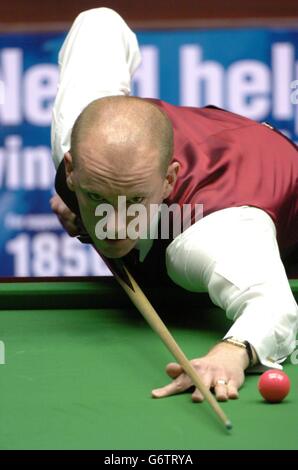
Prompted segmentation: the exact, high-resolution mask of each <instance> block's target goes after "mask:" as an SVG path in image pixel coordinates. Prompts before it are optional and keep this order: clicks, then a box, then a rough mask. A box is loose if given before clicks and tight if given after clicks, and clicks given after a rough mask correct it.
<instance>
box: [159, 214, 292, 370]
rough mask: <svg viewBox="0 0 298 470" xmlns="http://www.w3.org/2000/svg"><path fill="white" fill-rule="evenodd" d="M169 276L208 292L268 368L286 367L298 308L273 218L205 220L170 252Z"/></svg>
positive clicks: (236, 216)
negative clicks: (280, 251) (281, 253)
mask: <svg viewBox="0 0 298 470" xmlns="http://www.w3.org/2000/svg"><path fill="white" fill-rule="evenodd" d="M167 269H168V274H169V276H170V277H171V278H172V280H173V281H174V282H176V283H177V284H179V285H181V286H182V287H184V288H185V289H187V290H190V291H193V292H198V291H200V290H201V289H202V287H203V288H205V289H207V290H208V292H209V295H210V298H211V300H212V301H213V302H214V304H215V305H217V306H219V307H220V308H222V309H223V310H224V311H225V312H226V315H227V317H228V318H229V319H231V320H232V321H233V325H232V326H231V328H230V330H229V331H228V332H227V334H226V335H225V336H224V337H229V336H235V337H236V338H238V339H239V340H246V341H249V343H250V344H251V345H252V346H253V347H254V348H255V350H256V353H257V355H258V358H259V361H260V363H261V364H262V365H263V366H265V367H275V368H281V366H280V362H282V361H283V360H284V359H285V358H286V357H287V356H288V355H289V354H291V352H292V351H293V350H294V349H295V346H296V335H297V328H298V308H297V304H296V301H295V299H294V296H293V294H292V291H291V288H290V285H289V282H288V279H287V276H286V272H285V269H284V266H283V264H282V261H281V259H280V254H279V249H278V244H277V241H276V230H275V226H274V223H273V221H272V219H271V218H270V217H269V215H268V214H266V213H265V212H264V211H262V210H260V209H257V208H254V207H248V206H243V207H238V208H237V207H235V208H229V209H224V210H221V211H218V212H215V213H213V214H211V215H208V216H207V217H204V218H203V219H201V220H200V221H198V222H197V223H196V224H194V225H193V226H192V227H190V228H189V229H188V230H186V231H185V232H183V233H182V234H181V235H180V236H178V237H177V238H176V239H175V240H174V241H173V242H172V243H171V244H170V246H169V247H168V250H167Z"/></svg>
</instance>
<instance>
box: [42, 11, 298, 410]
mask: <svg viewBox="0 0 298 470" xmlns="http://www.w3.org/2000/svg"><path fill="white" fill-rule="evenodd" d="M139 63H140V52H139V48H138V44H137V40H136V37H135V35H134V34H133V32H132V31H131V30H130V29H129V28H128V26H127V25H126V24H125V22H124V21H123V20H122V18H121V17H120V16H119V15H118V14H117V13H115V12H114V11H112V10H110V9H106V8H98V9H93V10H89V11H86V12H83V13H81V14H80V15H79V16H78V18H77V19H76V20H75V22H74V24H73V26H72V28H71V30H70V32H69V34H68V36H67V38H66V40H65V42H64V44H63V46H62V49H61V51H60V54H59V65H60V81H59V88H58V93H57V97H56V101H55V105H54V110H53V125H52V149H53V158H54V162H55V165H56V168H57V177H56V188H57V191H58V193H59V195H56V196H54V197H53V198H52V200H51V205H52V209H53V210H54V212H55V213H56V214H57V215H58V217H59V219H60V220H61V222H62V224H63V226H64V227H65V228H66V230H67V231H68V233H69V234H70V235H72V236H77V235H80V236H81V237H83V238H84V239H85V241H89V242H91V243H93V244H94V245H95V246H96V248H97V249H98V250H99V252H101V253H102V254H103V255H104V256H106V257H108V258H122V259H124V260H125V263H126V264H127V265H128V266H129V267H130V268H131V269H132V270H133V272H134V274H135V275H136V277H137V279H138V281H139V282H140V283H141V285H142V283H145V282H149V283H150V282H152V281H153V280H154V281H156V282H158V283H162V282H167V283H170V284H172V285H174V283H175V284H177V285H179V286H180V287H182V288H183V289H186V290H190V291H192V292H198V291H199V290H200V289H201V287H202V285H203V286H204V287H205V288H206V289H207V290H208V292H209V295H210V297H211V299H212V301H213V302H214V303H215V304H216V305H218V306H219V307H221V308H222V309H223V310H225V312H226V315H227V317H228V318H229V319H231V320H232V321H233V324H232V326H231V328H230V330H229V331H228V332H227V333H226V334H225V336H224V338H222V339H220V338H219V340H218V343H217V344H216V345H214V347H213V348H212V349H211V350H210V351H209V352H207V353H206V355H205V356H204V357H200V358H195V359H193V361H192V362H193V365H194V366H195V368H196V369H197V370H198V371H199V372H200V374H201V376H202V378H203V380H204V381H205V383H206V385H207V386H208V387H209V388H210V389H212V390H214V392H215V395H216V397H217V399H218V400H228V399H233V398H237V397H238V394H239V389H240V388H241V386H242V384H243V382H244V377H245V371H246V370H247V369H248V368H253V367H256V366H261V367H263V368H265V367H275V368H281V367H282V366H281V365H280V364H281V363H282V362H283V361H284V360H285V358H286V357H287V356H288V355H289V354H290V353H291V352H292V351H293V350H294V348H295V339H296V334H297V328H298V327H297V324H298V309H297V304H296V302H295V299H294V297H293V295H292V292H291V289H290V287H289V283H288V280H287V276H286V272H285V269H284V266H283V263H282V261H281V257H280V253H285V252H287V251H288V250H290V249H292V248H293V247H294V246H295V245H296V244H297V242H298V201H297V176H298V155H297V147H296V146H295V145H294V144H293V143H291V142H290V141H288V140H287V139H286V138H285V137H283V136H282V135H281V134H279V133H278V132H276V131H274V130H273V129H271V128H270V127H268V126H265V125H262V124H258V123H256V122H254V121H251V120H249V119H246V118H244V117H241V116H238V115H235V114H232V113H228V112H226V111H223V110H220V109H216V108H213V107H206V108H203V109H196V108H186V107H177V106H173V105H170V104H169V103H165V102H163V101H160V100H150V99H140V98H134V97H131V96H129V94H130V87H131V78H132V75H133V73H134V71H135V70H136V68H137V67H138V65H139ZM121 197H122V198H125V203H124V206H123V207H122V210H123V211H124V210H125V217H122V215H123V214H120V215H121V217H120V218H119V217H118V218H117V220H116V222H115V223H114V224H112V226H113V228H114V233H113V234H112V235H111V236H109V231H108V230H105V229H106V227H107V225H108V221H109V219H108V218H105V219H104V223H102V221H103V211H102V207H104V208H106V210H107V212H109V214H110V216H112V215H111V214H114V215H119V213H120V212H121V208H120V209H119V207H120V206H119V199H120V198H121ZM136 204H137V205H141V206H142V208H143V209H144V211H143V212H142V211H141V212H142V214H143V215H142V217H140V218H139V219H138V223H137V224H135V225H137V226H138V228H140V227H139V226H143V225H144V226H145V227H146V230H145V231H144V230H143V229H142V228H141V229H140V230H139V231H138V236H137V237H133V236H130V235H129V233H128V230H125V229H128V227H130V225H131V222H133V215H132V214H133V211H132V210H131V211H130V209H132V208H133V207H134V206H135V205H136ZM162 204H163V205H164V206H166V207H169V208H170V207H173V205H176V207H177V206H178V207H179V208H182V207H185V205H188V207H190V208H191V209H190V222H191V224H190V226H188V227H187V228H185V227H184V225H183V228H182V230H181V233H180V234H179V233H178V234H177V233H174V232H175V230H173V227H174V225H175V221H176V217H178V212H175V211H174V212H173V216H172V218H171V217H170V218H169V221H170V222H169V223H170V227H168V228H169V231H168V236H167V237H164V236H162V235H163V233H161V232H162V230H161V215H160V213H159V211H156V210H155V211H153V212H152V214H153V216H152V217H151V216H150V217H149V215H148V214H150V209H151V208H152V207H161V205H162ZM197 205H202V207H203V217H201V218H199V220H197V219H196V217H195V214H196V207H197ZM110 209H113V210H112V211H110ZM145 222H146V223H145ZM123 230H124V232H125V236H120V233H121V234H122V233H123ZM144 233H145V236H144ZM104 234H106V235H107V236H106V237H104V236H103V235H104ZM136 255H137V257H136ZM185 314H187V312H186V313H185ZM167 373H168V375H169V377H170V378H171V382H170V383H169V384H168V385H166V386H164V387H161V388H158V389H155V390H153V392H152V394H153V396H154V397H157V398H158V397H164V396H168V395H172V394H175V393H179V392H181V391H184V390H187V389H188V388H190V386H191V382H190V379H189V378H188V377H187V376H186V375H185V374H184V372H183V370H182V368H181V366H180V365H178V364H175V363H171V364H169V365H168V366H167ZM192 398H193V400H194V401H202V399H203V398H202V396H201V394H200V392H199V391H198V390H195V391H194V392H193V393H192Z"/></svg>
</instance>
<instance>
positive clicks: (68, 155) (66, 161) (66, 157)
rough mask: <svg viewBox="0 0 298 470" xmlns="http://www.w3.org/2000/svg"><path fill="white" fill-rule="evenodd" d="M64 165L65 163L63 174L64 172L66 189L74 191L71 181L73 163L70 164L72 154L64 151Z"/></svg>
mask: <svg viewBox="0 0 298 470" xmlns="http://www.w3.org/2000/svg"><path fill="white" fill-rule="evenodd" d="M64 165H65V174H66V184H67V186H68V189H70V190H71V191H74V183H73V164H72V156H71V153H70V152H66V153H65V155H64Z"/></svg>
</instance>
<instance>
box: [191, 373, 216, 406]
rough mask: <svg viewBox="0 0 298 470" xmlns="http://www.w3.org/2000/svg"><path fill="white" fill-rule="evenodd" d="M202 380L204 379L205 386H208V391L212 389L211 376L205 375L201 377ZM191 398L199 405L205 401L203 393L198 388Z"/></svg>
mask: <svg viewBox="0 0 298 470" xmlns="http://www.w3.org/2000/svg"><path fill="white" fill-rule="evenodd" d="M201 378H202V380H203V382H204V384H205V385H206V387H207V388H208V389H210V386H211V382H212V381H211V376H210V375H209V374H205V375H201ZM191 398H192V401H194V402H198V403H201V402H202V401H203V400H204V397H203V395H202V393H201V392H200V390H198V389H197V388H196V389H195V391H194V392H193V394H192V396H191Z"/></svg>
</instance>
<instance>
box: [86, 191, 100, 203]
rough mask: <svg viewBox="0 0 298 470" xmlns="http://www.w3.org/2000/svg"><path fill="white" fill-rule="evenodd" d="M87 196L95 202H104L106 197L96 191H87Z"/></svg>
mask: <svg viewBox="0 0 298 470" xmlns="http://www.w3.org/2000/svg"><path fill="white" fill-rule="evenodd" d="M87 196H88V198H89V199H91V201H94V202H104V199H103V197H102V196H100V195H99V194H96V193H87Z"/></svg>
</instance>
